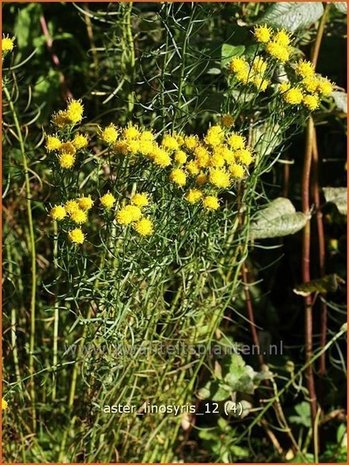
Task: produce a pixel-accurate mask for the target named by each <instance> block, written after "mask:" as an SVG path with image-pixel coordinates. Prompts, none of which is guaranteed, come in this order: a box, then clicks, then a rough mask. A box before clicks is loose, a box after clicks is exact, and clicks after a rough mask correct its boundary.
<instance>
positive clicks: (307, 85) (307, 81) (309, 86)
mask: <svg viewBox="0 0 349 465" xmlns="http://www.w3.org/2000/svg"><path fill="white" fill-rule="evenodd" d="M301 84H302V86H303V87H304V89H305V90H306V91H307V92H309V93H311V94H312V93H314V92H316V91H317V88H318V84H319V80H318V78H317V77H316V76H313V77H307V78H304V79H303V80H302V82H301Z"/></svg>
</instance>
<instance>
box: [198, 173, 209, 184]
mask: <svg viewBox="0 0 349 465" xmlns="http://www.w3.org/2000/svg"><path fill="white" fill-rule="evenodd" d="M207 180H208V177H207V174H205V173H199V174H198V175H197V176H196V179H195V182H196V184H197V185H198V186H203V185H204V184H206V183H207Z"/></svg>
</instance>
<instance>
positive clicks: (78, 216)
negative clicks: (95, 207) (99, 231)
mask: <svg viewBox="0 0 349 465" xmlns="http://www.w3.org/2000/svg"><path fill="white" fill-rule="evenodd" d="M70 218H71V219H72V220H73V221H74V223H77V224H83V223H86V221H87V213H86V212H85V211H84V210H81V208H77V209H76V210H74V211H73V212H72V213H71V215H70Z"/></svg>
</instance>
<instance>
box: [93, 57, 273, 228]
mask: <svg viewBox="0 0 349 465" xmlns="http://www.w3.org/2000/svg"><path fill="white" fill-rule="evenodd" d="M254 66H255V70H256V72H258V73H264V72H265V69H266V65H265V63H264V61H263V60H262V59H260V60H257V61H256V62H255V64H254ZM225 120H226V123H228V124H226V126H228V125H230V126H231V124H233V119H232V117H231V116H229V121H228V118H227V116H226V117H225ZM99 137H100V139H101V140H102V142H104V143H105V144H106V145H108V147H109V150H110V151H111V153H115V155H120V156H130V157H132V158H133V159H137V157H141V158H143V159H146V160H149V161H151V162H152V163H153V164H154V165H155V166H156V167H158V168H161V169H166V173H168V179H169V181H170V182H171V183H172V184H173V185H174V186H176V187H177V188H179V189H181V190H184V192H183V197H184V199H186V200H187V201H188V202H189V203H197V202H198V201H201V200H202V202H203V205H204V207H205V208H207V209H208V210H215V209H216V208H218V206H219V203H218V200H217V201H215V202H214V204H213V203H212V201H211V202H210V198H209V200H208V201H207V202H205V201H204V200H205V196H206V195H208V196H210V197H212V195H214V196H215V198H216V196H217V195H218V193H219V191H220V190H222V189H229V188H230V187H231V186H232V185H233V184H234V183H235V182H237V181H239V180H241V179H243V178H244V177H245V176H246V174H247V168H248V166H249V165H250V164H251V163H252V162H253V154H252V150H251V149H250V148H249V147H247V146H246V142H245V139H244V137H243V136H242V135H240V134H237V133H234V132H230V131H229V130H227V129H226V128H225V127H224V126H223V124H222V126H221V125H215V126H211V127H210V128H209V129H208V130H207V132H206V134H205V135H204V136H203V137H202V138H199V137H198V136H197V135H182V134H179V133H171V134H164V135H163V136H162V138H161V140H160V141H157V140H156V138H155V136H154V134H153V133H152V132H151V131H149V130H148V129H143V128H140V127H138V126H135V125H133V124H129V125H128V126H126V127H125V128H117V127H116V126H114V125H112V124H111V125H109V126H106V127H105V128H104V129H102V128H99ZM198 190H200V196H199V194H198V193H197V191H198ZM126 213H128V214H126ZM123 215H124V216H123ZM131 217H132V215H131V214H130V211H129V210H126V212H125V211H122V218H121V217H120V218H119V220H120V221H119V222H124V223H125V224H126V223H127V222H128V223H131Z"/></svg>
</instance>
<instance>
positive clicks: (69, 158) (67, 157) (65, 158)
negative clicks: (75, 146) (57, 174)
mask: <svg viewBox="0 0 349 465" xmlns="http://www.w3.org/2000/svg"><path fill="white" fill-rule="evenodd" d="M58 162H59V164H60V166H61V168H64V169H70V168H72V167H73V166H74V163H75V155H72V154H71V153H62V154H61V155H59V157H58Z"/></svg>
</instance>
